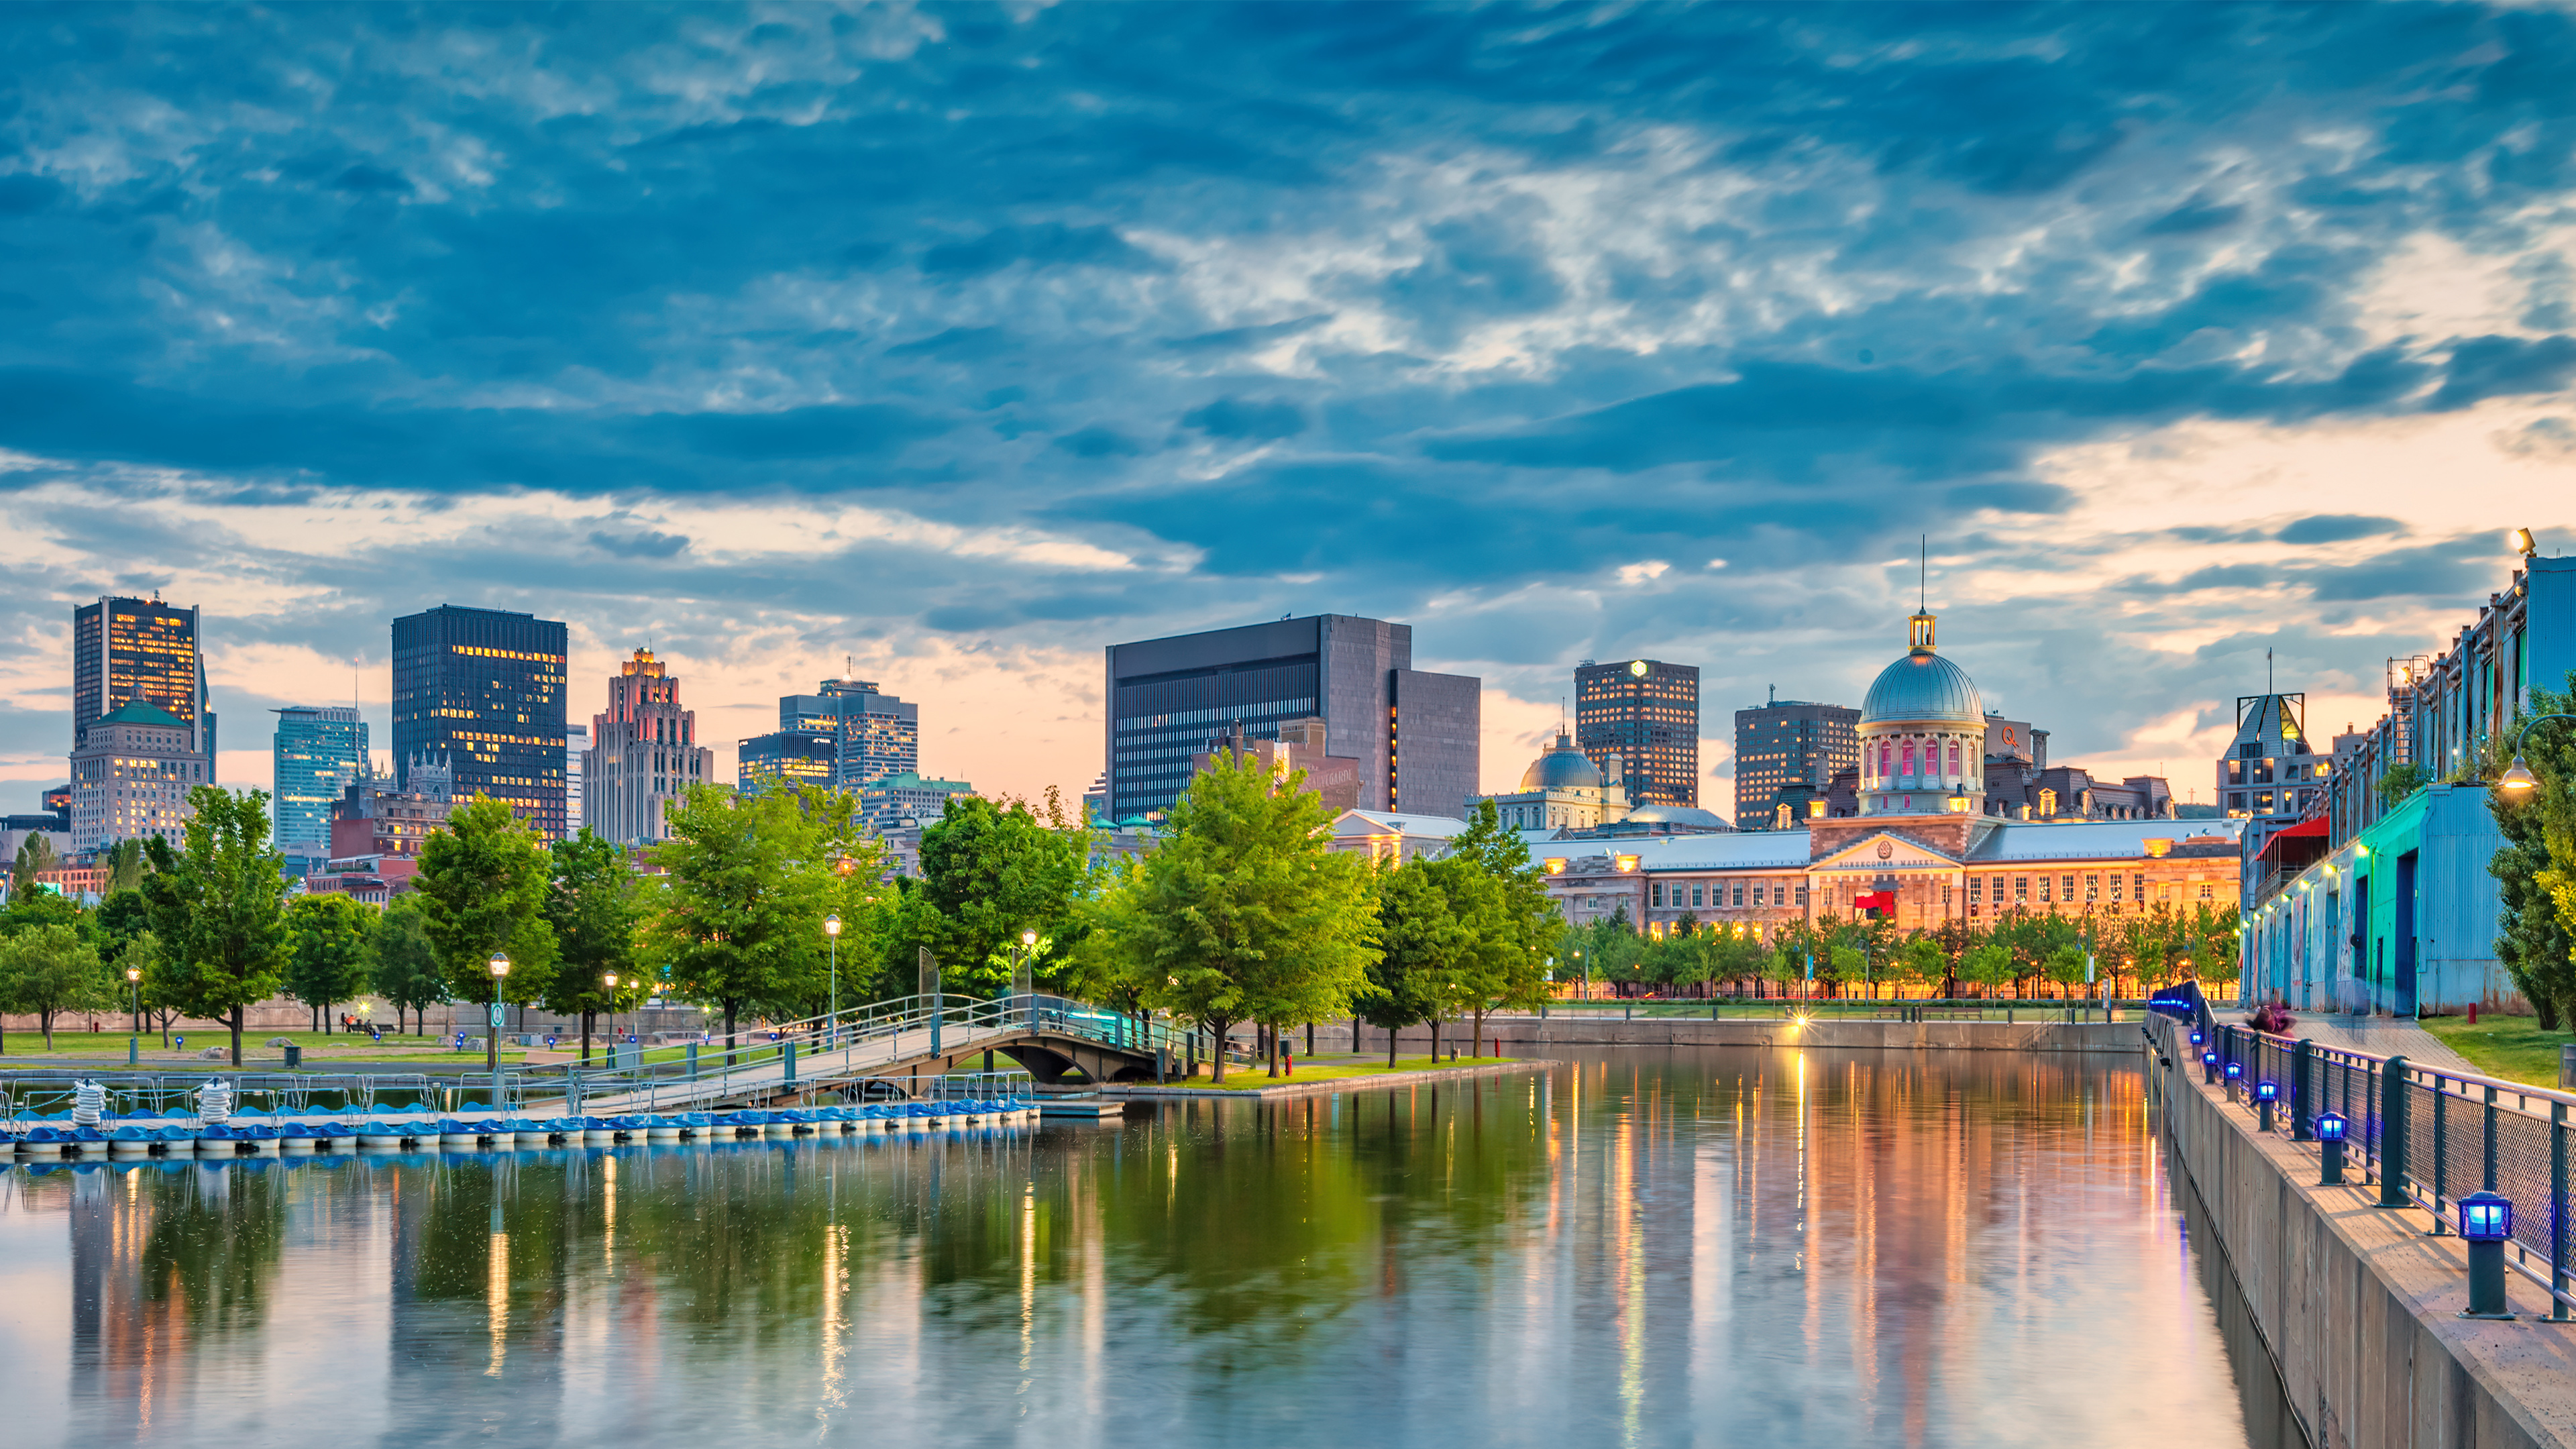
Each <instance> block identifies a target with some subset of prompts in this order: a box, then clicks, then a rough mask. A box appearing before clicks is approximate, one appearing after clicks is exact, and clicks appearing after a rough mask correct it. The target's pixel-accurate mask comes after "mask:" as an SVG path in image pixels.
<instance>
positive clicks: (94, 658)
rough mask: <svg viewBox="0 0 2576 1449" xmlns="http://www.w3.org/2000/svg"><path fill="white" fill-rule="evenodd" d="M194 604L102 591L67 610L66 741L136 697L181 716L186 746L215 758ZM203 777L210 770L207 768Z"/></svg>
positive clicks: (210, 761) (210, 763) (85, 734)
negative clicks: (69, 723) (69, 705)
mask: <svg viewBox="0 0 2576 1449" xmlns="http://www.w3.org/2000/svg"><path fill="white" fill-rule="evenodd" d="M199 622H200V621H199V619H198V615H197V611H196V609H195V608H194V607H189V608H184V609H183V608H181V607H179V606H178V605H176V604H165V603H163V602H161V600H160V599H159V598H158V597H157V596H156V597H153V598H149V599H129V598H122V597H119V596H115V595H102V596H100V598H99V601H98V602H97V603H95V604H83V605H80V606H79V607H77V608H75V609H73V610H72V747H73V748H74V749H78V748H80V746H81V745H82V744H83V743H84V742H85V741H86V740H87V739H88V738H89V727H90V725H91V724H93V723H94V722H96V721H97V720H99V719H100V718H102V717H104V716H106V715H109V714H112V713H114V712H115V711H117V710H118V709H120V708H122V707H123V706H124V705H125V704H126V703H128V702H129V701H132V700H137V699H140V700H142V701H143V702H144V703H146V704H149V705H151V706H153V707H154V708H156V709H158V710H160V711H162V712H163V713H164V714H167V715H169V716H170V717H171V718H173V719H175V720H177V721H179V723H180V725H181V726H182V727H184V728H185V729H186V730H187V731H188V748H189V749H190V750H191V751H193V752H195V753H197V754H200V755H203V756H205V757H206V766H207V768H208V769H210V770H211V769H212V768H213V767H214V761H215V716H214V713H213V711H212V710H210V709H208V708H207V702H208V701H207V697H206V660H205V651H204V645H203V640H202V638H201V637H200V635H199V632H198V625H199ZM207 778H208V779H212V778H213V777H212V776H211V775H209V776H208V777H207Z"/></svg>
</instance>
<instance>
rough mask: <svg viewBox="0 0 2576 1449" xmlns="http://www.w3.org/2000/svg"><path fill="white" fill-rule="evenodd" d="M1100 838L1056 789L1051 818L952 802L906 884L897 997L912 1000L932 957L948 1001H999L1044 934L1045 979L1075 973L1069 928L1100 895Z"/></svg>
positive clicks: (990, 803)
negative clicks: (1027, 936)
mask: <svg viewBox="0 0 2576 1449" xmlns="http://www.w3.org/2000/svg"><path fill="white" fill-rule="evenodd" d="M1090 874H1091V832H1090V831H1088V830H1087V829H1085V828H1083V826H1082V824H1081V822H1080V821H1079V820H1077V819H1075V818H1073V817H1072V816H1070V815H1068V814H1067V813H1066V811H1065V809H1064V806H1063V803H1062V801H1061V800H1060V799H1059V798H1058V796H1057V793H1056V792H1055V790H1054V789H1053V788H1050V789H1049V790H1048V791H1047V794H1046V804H1045V812H1044V814H1041V813H1040V812H1038V811H1036V810H1032V809H1031V808H1030V807H1029V804H1028V802H1027V801H1025V800H1007V799H1006V800H998V801H996V800H985V799H981V798H975V797H969V798H966V799H959V800H951V801H950V802H949V803H948V810H947V813H946V814H945V815H943V816H941V817H940V818H939V819H938V820H937V821H935V822H933V823H932V824H929V825H927V826H924V827H923V828H922V832H921V875H920V876H919V877H918V878H912V877H906V878H904V879H901V880H898V881H897V882H896V883H895V884H896V888H897V891H898V892H899V896H900V902H899V904H898V906H897V908H896V910H895V913H894V919H893V922H892V923H891V928H890V929H889V930H888V931H886V933H885V935H884V951H885V962H886V970H887V985H888V987H889V988H891V989H890V990H889V992H888V994H890V995H895V996H902V995H908V994H910V992H911V990H912V986H911V984H910V981H911V972H912V970H913V968H914V963H915V962H916V961H917V960H918V959H919V957H920V953H921V951H922V950H923V949H924V948H927V949H928V950H929V952H930V954H931V955H932V957H933V958H935V959H936V960H937V961H938V962H939V965H940V987H941V989H942V990H943V991H946V990H960V991H967V992H975V993H981V994H984V995H998V994H1000V993H1001V992H1003V991H1005V990H1007V989H1008V988H1009V985H1010V980H1011V965H1012V952H1013V950H1014V949H1015V948H1016V947H1018V946H1019V944H1020V936H1021V934H1022V933H1023V932H1028V931H1034V932H1036V933H1037V935H1038V937H1039V940H1038V944H1037V948H1036V949H1037V952H1038V957H1039V959H1037V960H1036V961H1033V962H1032V963H1031V968H1032V971H1033V972H1034V973H1035V974H1037V975H1040V976H1050V975H1054V974H1056V973H1057V972H1059V971H1060V970H1061V969H1063V966H1064V965H1065V964H1066V963H1065V960H1064V955H1063V954H1062V953H1061V952H1060V951H1059V950H1058V948H1057V943H1059V942H1062V943H1063V944H1064V947H1065V948H1066V949H1069V946H1070V942H1069V940H1068V939H1067V938H1066V928H1067V926H1068V925H1069V924H1070V923H1071V921H1072V918H1073V915H1074V903H1075V901H1076V900H1077V899H1079V898H1081V897H1082V896H1083V895H1084V894H1085V892H1086V888H1087V887H1089V886H1090V885H1091V880H1090Z"/></svg>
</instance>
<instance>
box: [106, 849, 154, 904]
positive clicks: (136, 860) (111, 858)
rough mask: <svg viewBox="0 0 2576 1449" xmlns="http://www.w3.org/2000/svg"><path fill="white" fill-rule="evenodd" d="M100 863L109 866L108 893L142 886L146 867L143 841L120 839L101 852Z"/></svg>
mask: <svg viewBox="0 0 2576 1449" xmlns="http://www.w3.org/2000/svg"><path fill="white" fill-rule="evenodd" d="M99 864H101V865H104V866H106V867H107V890H106V891H105V892H104V894H106V895H110V896H113V895H115V894H116V893H117V892H119V891H130V890H137V889H139V888H141V886H142V884H143V871H144V868H145V862H144V855H143V842H142V841H141V840H120V841H117V842H116V843H115V844H113V845H110V846H109V847H108V848H107V849H106V850H104V851H102V852H100V853H99Z"/></svg>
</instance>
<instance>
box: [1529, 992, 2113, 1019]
mask: <svg viewBox="0 0 2576 1449" xmlns="http://www.w3.org/2000/svg"><path fill="white" fill-rule="evenodd" d="M2105 1008H2108V1009H2110V1010H2113V1011H2124V1012H2131V1013H2135V1012H2141V1011H2144V1010H2146V1008H2147V1003H2146V1001H2145V1000H2144V999H2143V998H2131V997H2112V998H2094V999H2088V998H2085V997H2080V996H2079V997H2072V998H2065V997H2054V996H2023V997H2001V996H1985V997H1979V996H1959V997H1946V996H1911V997H1881V998H1876V999H1872V998H1870V997H1866V996H1816V997H1804V998H1801V997H1794V996H1792V997H1778V996H1770V997H1753V996H1717V997H1697V998H1693V997H1686V996H1685V997H1645V996H1631V997H1594V998H1592V999H1590V1000H1584V999H1581V998H1575V999H1569V1000H1561V1001H1555V1000H1552V1001H1549V1002H1548V1003H1547V1004H1546V1005H1545V1006H1544V1007H1543V1008H1541V1009H1540V1010H1539V1011H1538V1012H1536V1013H1532V1012H1530V1011H1527V1010H1525V1009H1522V1008H1519V1007H1514V1008H1512V1009H1511V1010H1509V1011H1489V1012H1487V1013H1485V1019H1486V1020H1488V1021H1491V1020H1493V1019H1494V1018H1496V1017H1510V1018H1515V1019H1522V1018H1527V1017H1530V1016H1532V1015H1533V1014H1535V1015H1537V1016H1539V1017H1556V1016H1565V1017H1573V1018H1593V1019H1598V1018H1600V1017H1602V1016H1617V1017H1619V1018H1621V1019H1622V1020H1630V1021H1648V1020H1655V1021H1662V1020H1697V1021H1738V1020H1745V1021H1782V1020H1786V1019H1788V1018H1791V1017H1801V1018H1804V1019H1806V1020H1809V1021H1825V1020H1831V1021H1841V1020H1853V1021H1929V1020H1943V1019H1956V1020H1963V1021H1964V1020H1984V1021H2014V1022H2021V1021H2074V1020H2086V1021H2096V1020H2101V1019H2102V1016H2103V1011H2104V1009H2105Z"/></svg>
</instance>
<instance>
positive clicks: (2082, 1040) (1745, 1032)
mask: <svg viewBox="0 0 2576 1449" xmlns="http://www.w3.org/2000/svg"><path fill="white" fill-rule="evenodd" d="M1473 1031H1474V1026H1473V1024H1472V1023H1467V1022H1454V1023H1450V1024H1448V1025H1446V1026H1443V1027H1442V1028H1441V1031H1440V1045H1441V1049H1442V1050H1443V1051H1446V1050H1449V1049H1450V1048H1453V1047H1454V1048H1456V1049H1458V1050H1459V1051H1461V1052H1466V1053H1468V1054H1470V1055H1489V1054H1491V1053H1490V1051H1488V1052H1485V1053H1478V1052H1474V1051H1472V1050H1471V1047H1472V1045H1473V1044H1472V1043H1470V1042H1469V1041H1468V1039H1467V1038H1468V1037H1469V1035H1470V1034H1471V1033H1472V1032H1473ZM1350 1036H1351V1032H1350V1027H1349V1025H1348V1024H1347V1023H1345V1024H1343V1025H1342V1026H1341V1027H1340V1029H1339V1030H1338V1031H1331V1032H1330V1034H1329V1035H1328V1036H1326V1037H1325V1038H1324V1039H1323V1042H1324V1043H1325V1044H1330V1045H1332V1046H1334V1047H1336V1048H1338V1047H1341V1046H1343V1045H1344V1044H1346V1043H1348V1042H1349V1041H1350ZM1485 1041H1486V1044H1487V1046H1488V1048H1492V1047H1495V1046H1499V1047H1500V1049H1501V1051H1502V1052H1503V1053H1504V1054H1507V1055H1521V1054H1525V1053H1532V1052H1539V1051H1542V1050H1544V1049H1545V1048H1548V1047H1559V1046H1616V1047H1707V1046H1737V1047H1772V1048H1778V1047H1798V1048H1806V1049H1814V1050H1830V1049H1837V1048H1839V1049H1848V1050H1858V1051H1997V1052H2067V1051H2073V1052H2119V1053H2126V1054H2129V1055H2133V1056H2134V1055H2135V1054H2136V1053H2137V1050H2138V1026H2137V1023H2135V1022H2102V1021H2090V1022H2066V1021H2015V1022H2004V1021H1877V1020H1864V1021H1834V1020H1815V1021H1807V1022H1799V1021H1796V1020H1793V1019H1789V1018H1783V1017H1750V1018H1735V1019H1731V1020H1726V1021H1705V1020H1692V1019H1690V1018H1688V1017H1675V1016H1663V1017H1641V1018H1639V1019H1637V1020H1634V1021H1628V1020H1622V1019H1620V1018H1618V1017H1609V1018H1607V1019H1598V1018H1595V1017H1594V1016H1592V1015H1590V1014H1588V1013H1587V1014H1585V1015H1580V1016H1577V1015H1573V1014H1568V1015H1566V1016H1557V1017H1548V1018H1545V1019H1542V1018H1539V1017H1535V1016H1489V1017H1487V1018H1485ZM1354 1049H1355V1050H1357V1051H1361V1052H1382V1051H1385V1050H1386V1033H1385V1032H1384V1031H1381V1030H1379V1029H1378V1028H1376V1027H1372V1026H1363V1027H1361V1028H1360V1040H1359V1044H1358V1046H1357V1047H1356V1048H1354ZM1430 1049H1431V1033H1430V1031H1429V1030H1428V1029H1427V1028H1423V1027H1408V1028H1406V1029H1405V1030H1404V1032H1403V1033H1402V1034H1401V1035H1400V1036H1399V1038H1398V1040H1397V1046H1396V1050H1397V1051H1398V1052H1399V1053H1402V1052H1409V1051H1410V1052H1420V1051H1428V1050H1430Z"/></svg>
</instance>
